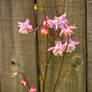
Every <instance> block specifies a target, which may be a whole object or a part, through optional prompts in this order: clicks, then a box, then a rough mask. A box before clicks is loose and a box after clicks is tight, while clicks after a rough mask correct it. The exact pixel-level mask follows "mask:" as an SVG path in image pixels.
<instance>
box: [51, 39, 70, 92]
mask: <svg viewBox="0 0 92 92" xmlns="http://www.w3.org/2000/svg"><path fill="white" fill-rule="evenodd" d="M68 43H69V37H68V39H67V46H66V49H65V53H64V54H63V57H62V61H61V65H60V69H59V73H58V76H57V79H56V82H55V84H54V86H53V88H52V92H55V88H56V86H57V83H58V81H59V78H60V74H61V71H62V66H63V63H64V58H65V54H66V50H67V47H68Z"/></svg>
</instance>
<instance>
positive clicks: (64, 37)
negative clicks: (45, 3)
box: [12, 6, 79, 92]
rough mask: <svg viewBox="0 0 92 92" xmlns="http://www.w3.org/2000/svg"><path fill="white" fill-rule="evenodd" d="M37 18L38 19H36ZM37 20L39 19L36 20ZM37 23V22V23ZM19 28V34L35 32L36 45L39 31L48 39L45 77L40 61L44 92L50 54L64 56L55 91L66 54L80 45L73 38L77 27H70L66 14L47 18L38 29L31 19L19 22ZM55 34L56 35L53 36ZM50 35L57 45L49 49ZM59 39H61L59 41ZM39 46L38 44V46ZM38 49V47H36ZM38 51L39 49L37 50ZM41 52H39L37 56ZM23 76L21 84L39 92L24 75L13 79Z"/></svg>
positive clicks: (34, 91)
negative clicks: (34, 26)
mask: <svg viewBox="0 0 92 92" xmlns="http://www.w3.org/2000/svg"><path fill="white" fill-rule="evenodd" d="M34 9H35V16H37V8H36V6H35V8H34ZM35 18H37V17H35ZM36 20H37V19H36ZM36 22H37V21H36ZM18 27H19V33H21V34H28V33H29V32H33V33H35V35H36V43H37V39H38V38H37V37H38V36H37V32H38V30H39V31H40V33H41V35H42V36H43V37H44V36H46V37H47V62H46V64H47V66H46V70H45V75H44V76H43V75H42V72H41V67H40V63H39V60H37V61H38V66H39V71H40V78H41V80H42V81H43V85H42V86H43V92H45V81H46V75H47V70H48V64H49V60H48V53H49V52H50V51H51V52H52V53H53V54H54V56H62V57H63V60H62V63H61V66H60V70H59V74H58V75H57V80H56V82H55V85H54V87H53V89H52V92H54V91H55V88H56V85H57V83H58V81H59V77H60V73H61V70H62V65H63V61H64V56H65V55H63V54H64V53H72V52H73V51H75V49H76V46H77V45H79V42H76V41H73V40H72V38H71V36H72V35H73V34H74V29H76V28H77V27H76V26H75V25H69V22H68V20H67V18H66V14H63V15H61V16H60V17H57V16H55V17H54V18H53V19H50V18H49V17H48V16H45V19H44V21H42V22H41V24H40V25H39V26H37V23H36V28H33V26H32V24H31V22H30V20H29V19H26V20H25V22H18ZM51 34H54V35H51ZM48 35H50V37H52V38H53V40H52V41H53V42H54V43H55V45H54V46H52V47H49V48H48V40H49V38H48ZM58 38H59V39H58ZM36 45H38V44H36ZM36 47H38V46H36ZM36 50H38V48H36ZM38 54H39V52H38V51H37V55H38ZM18 74H21V75H22V76H23V80H22V81H21V84H22V85H23V86H28V88H29V92H37V89H36V87H35V86H34V85H32V86H30V84H29V82H28V81H27V79H26V77H25V76H24V74H23V73H21V72H15V73H14V74H13V75H12V77H15V76H16V75H18Z"/></svg>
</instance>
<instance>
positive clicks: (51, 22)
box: [18, 14, 79, 56]
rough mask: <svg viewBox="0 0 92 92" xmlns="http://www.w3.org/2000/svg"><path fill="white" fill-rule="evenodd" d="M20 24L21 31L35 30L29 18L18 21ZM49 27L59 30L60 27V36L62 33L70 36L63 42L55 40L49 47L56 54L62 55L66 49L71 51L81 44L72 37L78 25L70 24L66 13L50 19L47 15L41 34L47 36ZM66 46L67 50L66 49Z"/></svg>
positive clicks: (24, 32)
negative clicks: (53, 44)
mask: <svg viewBox="0 0 92 92" xmlns="http://www.w3.org/2000/svg"><path fill="white" fill-rule="evenodd" d="M18 24H19V27H20V30H19V32H20V33H22V34H28V33H29V32H33V27H32V25H31V24H30V20H29V19H26V21H25V22H18ZM49 29H53V30H55V31H58V29H59V36H60V37H62V35H64V36H65V37H66V38H68V37H69V39H68V40H66V42H65V43H62V41H55V46H54V47H51V48H49V49H48V51H52V52H53V54H54V55H55V56H58V55H60V56H62V54H63V52H65V51H66V52H69V53H71V52H72V51H74V50H75V48H76V45H78V44H79V42H75V41H72V39H71V37H70V36H71V35H72V34H73V33H74V32H73V29H76V27H75V26H73V25H71V26H70V25H68V21H67V18H66V14H63V15H62V16H60V17H56V16H55V17H54V19H50V18H48V16H46V20H45V21H44V22H43V28H42V29H41V35H42V36H46V35H47V34H48V31H49ZM67 44H68V46H67ZM66 48H67V50H65V49H66Z"/></svg>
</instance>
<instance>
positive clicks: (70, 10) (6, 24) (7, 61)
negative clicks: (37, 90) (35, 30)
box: [0, 0, 92, 92]
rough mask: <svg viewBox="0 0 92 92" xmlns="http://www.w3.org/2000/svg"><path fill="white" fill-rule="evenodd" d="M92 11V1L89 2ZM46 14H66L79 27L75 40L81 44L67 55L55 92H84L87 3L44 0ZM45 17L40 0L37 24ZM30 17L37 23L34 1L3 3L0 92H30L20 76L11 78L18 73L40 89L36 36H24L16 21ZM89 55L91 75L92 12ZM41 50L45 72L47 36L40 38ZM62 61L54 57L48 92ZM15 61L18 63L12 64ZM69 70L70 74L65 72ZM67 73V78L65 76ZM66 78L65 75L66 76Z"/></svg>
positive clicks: (4, 0)
mask: <svg viewBox="0 0 92 92" xmlns="http://www.w3.org/2000/svg"><path fill="white" fill-rule="evenodd" d="M88 5H89V7H88V8H89V10H88V12H90V11H91V0H89V1H88ZM45 7H46V13H47V15H48V16H49V17H50V18H53V17H54V16H55V15H56V16H60V15H62V14H63V13H67V18H68V20H69V22H70V23H71V24H73V23H74V24H77V27H78V29H77V30H76V31H75V34H74V35H73V39H74V40H76V41H80V46H79V47H78V49H77V50H76V52H74V53H73V55H67V56H66V58H65V63H64V65H63V72H62V73H61V77H60V82H59V83H58V86H57V89H56V92H85V60H86V49H85V48H86V47H85V44H86V43H85V42H86V41H85V2H84V0H45ZM42 17H43V14H42V11H41V0H38V24H39V23H40V22H41V20H42ZM26 18H30V19H31V22H32V23H33V24H34V12H33V0H0V92H28V89H27V88H23V87H22V86H21V85H20V80H21V79H22V78H21V76H20V77H16V78H14V79H12V78H11V74H12V73H13V72H16V71H21V72H23V73H24V74H25V75H26V77H27V78H28V80H29V81H30V84H34V85H36V87H37V78H38V76H37V68H36V62H35V46H34V45H35V43H34V37H33V34H28V35H21V34H19V32H18V30H19V29H18V27H17V22H18V21H24V20H25V19H26ZM88 23H89V24H88V30H89V31H88V35H89V37H88V39H89V40H88V47H89V49H88V52H89V54H88V56H89V57H90V58H89V60H88V62H89V70H90V71H89V74H91V72H92V71H91V69H92V68H91V13H90V15H89V17H88ZM39 50H40V61H41V66H42V71H43V74H44V70H45V66H46V63H45V61H46V51H45V50H46V37H42V36H40V32H39ZM60 60H61V58H58V57H52V61H53V62H51V64H50V65H49V66H50V67H49V71H48V77H47V85H46V92H51V88H52V86H53V83H54V81H55V80H56V77H57V74H58V70H59V67H60ZM13 62H14V63H15V64H13ZM66 71H67V72H66ZM65 73H66V75H65ZM64 75H65V76H64ZM91 85H92V83H91V75H90V76H89V92H91V90H92V88H91Z"/></svg>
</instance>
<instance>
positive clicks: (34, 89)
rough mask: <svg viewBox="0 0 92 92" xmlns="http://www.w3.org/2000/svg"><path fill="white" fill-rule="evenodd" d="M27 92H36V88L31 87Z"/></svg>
mask: <svg viewBox="0 0 92 92" xmlns="http://www.w3.org/2000/svg"><path fill="white" fill-rule="evenodd" d="M29 92H37V89H36V87H35V86H34V85H32V86H31V88H30V89H29Z"/></svg>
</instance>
